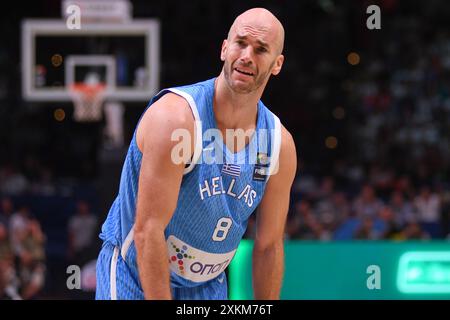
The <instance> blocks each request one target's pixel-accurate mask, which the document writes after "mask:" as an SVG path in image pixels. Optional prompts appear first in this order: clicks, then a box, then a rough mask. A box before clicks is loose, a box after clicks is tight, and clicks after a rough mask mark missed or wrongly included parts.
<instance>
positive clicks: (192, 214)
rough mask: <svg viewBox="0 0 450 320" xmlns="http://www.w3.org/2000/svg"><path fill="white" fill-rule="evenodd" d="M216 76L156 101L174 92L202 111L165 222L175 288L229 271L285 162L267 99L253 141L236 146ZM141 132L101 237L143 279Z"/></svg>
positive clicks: (196, 114) (259, 112)
mask: <svg viewBox="0 0 450 320" xmlns="http://www.w3.org/2000/svg"><path fill="white" fill-rule="evenodd" d="M214 81H215V78H213V79H210V80H207V81H204V82H199V83H196V84H193V85H188V86H182V87H177V88H170V89H165V90H162V91H161V92H159V93H158V94H157V95H156V96H155V97H154V98H153V99H152V100H151V101H150V103H149V106H148V107H151V105H152V104H153V103H154V102H155V101H157V100H158V99H159V98H161V97H162V96H163V95H164V94H166V93H168V92H172V93H175V94H177V95H179V96H181V97H183V98H184V99H186V101H187V102H188V103H189V106H190V108H191V111H192V113H193V115H194V118H195V137H194V139H195V150H194V151H193V157H192V160H191V162H190V164H188V165H187V166H186V168H185V171H184V176H183V179H182V183H181V187H180V190H179V196H178V202H177V207H176V209H175V211H174V213H173V216H172V218H171V220H170V222H169V224H168V225H167V227H166V229H165V237H166V241H167V248H168V253H169V256H168V258H169V265H170V271H171V275H170V279H171V286H173V287H183V286H187V287H193V286H197V285H199V284H202V283H204V282H206V281H209V280H211V279H214V278H216V277H217V276H218V275H220V274H221V273H222V272H223V271H224V270H225V268H226V267H227V266H228V265H229V263H230V262H231V260H232V258H233V256H234V253H235V252H236V249H237V247H238V245H239V242H240V240H241V238H242V236H243V235H244V232H245V230H246V228H247V222H248V219H249V217H250V215H251V214H252V213H253V212H254V211H255V208H256V207H257V206H258V204H259V202H260V201H261V199H262V197H263V194H264V190H265V187H266V184H267V181H268V179H269V177H270V175H271V174H273V173H274V172H275V170H276V169H277V165H278V156H279V150H280V140H281V124H280V121H279V119H278V118H277V117H276V116H275V115H274V114H273V113H272V112H271V111H269V109H267V108H266V107H265V106H264V104H263V103H262V102H261V101H259V102H258V106H257V124H256V130H255V132H254V133H253V134H252V135H251V136H250V138H249V143H248V144H247V145H246V146H245V148H243V149H242V150H240V151H239V152H237V153H234V152H232V151H230V150H229V149H228V147H227V146H226V145H225V143H224V140H223V138H222V136H221V134H220V131H219V130H217V125H216V121H215V117H214V111H213V96H214ZM136 128H137V127H136ZM136 131H137V130H135V132H134V135H133V138H132V141H131V143H130V146H129V149H128V152H127V155H126V158H125V162H124V165H123V168H122V173H121V179H120V186H119V193H118V195H117V197H116V199H115V201H114V202H113V204H112V206H111V208H110V211H109V213H108V216H107V218H106V221H105V223H104V224H103V226H102V232H101V235H100V238H101V239H102V240H103V241H107V242H109V243H111V244H113V245H115V246H117V247H119V248H120V254H121V256H122V258H123V259H124V260H125V261H126V263H127V264H128V266H129V268H130V270H132V272H133V274H134V277H135V279H138V269H137V262H136V248H135V246H134V241H133V228H134V223H135V216H136V200H137V192H138V178H139V171H140V165H141V159H142V153H141V151H140V150H139V148H138V146H137V143H136ZM118 276H119V275H118Z"/></svg>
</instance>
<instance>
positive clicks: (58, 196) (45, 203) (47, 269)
mask: <svg viewBox="0 0 450 320" xmlns="http://www.w3.org/2000/svg"><path fill="white" fill-rule="evenodd" d="M38 172H40V171H36V172H35V173H38ZM42 175H43V176H42V177H39V175H28V174H26V170H23V171H21V170H19V169H18V168H16V167H14V166H11V165H7V166H1V167H0V299H13V300H20V299H41V298H46V297H52V294H55V293H54V292H55V291H57V290H64V289H63V288H61V287H60V286H61V284H60V283H62V284H65V281H59V280H61V279H63V278H64V277H66V275H64V273H65V271H66V268H67V266H68V265H76V266H78V267H80V268H83V267H85V266H89V265H92V260H93V259H94V258H95V257H96V254H97V251H98V249H99V248H98V241H97V239H98V231H99V230H98V228H99V221H98V217H97V215H96V214H95V213H93V211H92V208H91V204H90V202H89V201H87V200H84V199H80V198H79V197H78V196H77V193H76V192H75V191H74V190H73V187H72V188H70V187H69V186H67V185H66V186H65V187H63V186H62V185H58V184H57V183H56V182H53V181H52V179H51V178H50V177H51V174H50V172H49V171H48V170H43V171H42ZM67 193H68V194H67ZM61 235H63V236H62V237H61ZM61 266H65V267H61ZM84 270H86V274H83V273H82V274H80V277H81V279H80V280H81V281H83V283H82V284H81V285H82V289H85V291H91V292H92V291H93V288H94V287H95V283H94V284H93V281H92V268H91V267H89V268H86V269H82V272H83V271H84ZM94 273H95V271H94ZM58 281H59V282H60V283H57V282H58ZM94 282H95V275H94ZM52 286H53V287H52ZM64 295H65V296H66V295H67V291H66V293H65V294H64Z"/></svg>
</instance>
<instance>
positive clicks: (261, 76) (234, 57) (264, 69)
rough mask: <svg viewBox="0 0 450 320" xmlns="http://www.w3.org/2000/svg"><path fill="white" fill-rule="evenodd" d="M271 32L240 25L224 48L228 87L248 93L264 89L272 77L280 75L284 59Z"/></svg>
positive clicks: (224, 68) (223, 56)
mask: <svg viewBox="0 0 450 320" xmlns="http://www.w3.org/2000/svg"><path fill="white" fill-rule="evenodd" d="M272 33H273V32H271V31H270V30H267V28H262V27H259V28H258V27H254V26H250V25H241V26H238V27H236V30H234V31H233V32H232V34H231V35H230V37H229V38H228V39H227V40H225V41H224V43H223V45H222V53H221V59H222V60H223V61H224V67H223V71H224V75H225V79H226V81H227V83H228V85H229V86H230V87H231V89H232V90H234V91H235V92H238V93H249V92H252V91H255V90H257V89H258V88H260V87H261V86H262V85H265V84H266V83H267V81H268V80H269V77H270V75H271V74H274V75H276V74H278V73H279V71H280V69H281V65H282V63H283V56H282V55H280V54H279V53H278V50H277V47H276V44H275V41H276V39H275V38H274V37H275V35H273V34H272Z"/></svg>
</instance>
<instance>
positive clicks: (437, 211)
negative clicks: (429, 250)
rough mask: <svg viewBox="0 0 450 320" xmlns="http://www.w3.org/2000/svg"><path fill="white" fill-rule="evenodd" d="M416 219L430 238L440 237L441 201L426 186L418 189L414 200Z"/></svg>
mask: <svg viewBox="0 0 450 320" xmlns="http://www.w3.org/2000/svg"><path fill="white" fill-rule="evenodd" d="M414 207H415V209H416V212H417V218H418V219H419V222H420V224H421V226H422V228H423V229H424V230H425V231H426V232H427V233H429V234H430V236H431V237H432V238H437V237H439V236H440V224H439V222H440V218H441V199H440V198H439V196H438V195H437V194H435V193H432V191H431V188H430V187H429V186H427V185H425V186H423V187H422V188H421V189H420V194H419V195H418V196H417V197H416V198H415V199H414Z"/></svg>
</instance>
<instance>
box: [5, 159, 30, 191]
mask: <svg viewBox="0 0 450 320" xmlns="http://www.w3.org/2000/svg"><path fill="white" fill-rule="evenodd" d="M27 188H28V181H27V179H26V178H25V176H24V175H23V174H22V173H21V172H20V171H18V170H17V169H16V168H15V167H14V166H12V165H6V166H4V167H3V168H0V192H2V193H3V194H7V195H20V194H23V193H24V192H25V191H26V190H27Z"/></svg>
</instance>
